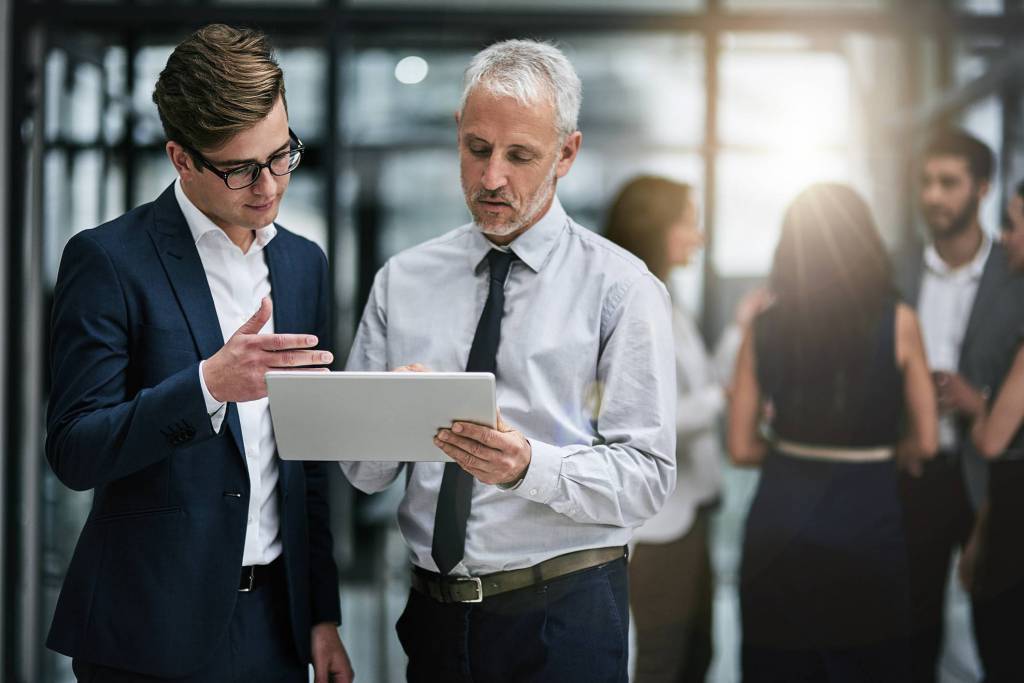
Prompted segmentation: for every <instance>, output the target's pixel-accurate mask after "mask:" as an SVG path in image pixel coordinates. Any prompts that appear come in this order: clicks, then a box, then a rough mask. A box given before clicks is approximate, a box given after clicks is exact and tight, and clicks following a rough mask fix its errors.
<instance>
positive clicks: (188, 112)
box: [153, 24, 287, 150]
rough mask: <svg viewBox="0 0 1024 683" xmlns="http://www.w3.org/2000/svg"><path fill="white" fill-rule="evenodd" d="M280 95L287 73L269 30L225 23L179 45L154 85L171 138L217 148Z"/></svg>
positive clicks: (254, 120)
mask: <svg viewBox="0 0 1024 683" xmlns="http://www.w3.org/2000/svg"><path fill="white" fill-rule="evenodd" d="M278 97H280V98H281V100H282V102H284V74H283V73H282V72H281V67H280V66H278V64H277V59H276V58H275V57H274V51H273V48H272V47H271V46H270V42H269V41H268V40H267V37H266V35H264V34H263V33H261V32H259V31H255V30H251V29H244V28H233V27H231V26H225V25H224V24H210V25H208V26H204V27H203V28H201V29H199V30H198V31H196V32H195V33H193V34H192V35H190V36H189V37H188V38H186V39H185V40H184V41H182V43H181V44H180V45H178V47H176V48H174V52H172V53H171V56H170V57H169V58H168V59H167V66H165V67H164V70H163V71H162V72H161V73H160V78H159V79H158V80H157V82H156V89H155V90H154V91H153V101H154V102H155V103H156V107H157V110H158V111H159V112H160V122H161V123H163V126H164V133H165V135H166V136H167V139H168V140H173V141H174V142H177V143H179V144H182V145H186V146H188V147H192V148H195V149H196V150H208V149H209V150H212V149H217V148H219V147H221V146H223V145H224V144H225V143H227V141H228V140H230V139H231V138H232V137H234V136H235V135H237V134H238V133H241V132H242V131H244V130H247V129H249V128H251V127H252V126H253V125H255V124H256V123H258V122H260V121H262V120H263V119H265V118H266V117H267V115H268V114H269V113H270V110H271V109H273V108H274V104H275V103H276V102H277V98H278ZM286 106H287V105H286Z"/></svg>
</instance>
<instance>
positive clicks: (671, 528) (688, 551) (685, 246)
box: [604, 176, 767, 683]
mask: <svg viewBox="0 0 1024 683" xmlns="http://www.w3.org/2000/svg"><path fill="white" fill-rule="evenodd" d="M698 215H699V210H698V208H697V201H696V193H695V192H694V189H693V187H692V186H691V185H689V184H687V183H680V182H676V181H674V180H669V179H668V178H661V177H655V176H640V177H637V178H635V179H633V180H631V181H630V182H629V183H627V184H626V185H625V187H623V188H622V190H621V191H620V192H619V195H618V197H617V198H616V199H615V202H614V203H613V204H612V207H611V209H610V210H609V213H608V218H607V224H606V226H605V233H604V234H605V236H606V237H607V238H608V239H610V240H611V241H612V242H615V243H616V244H618V245H620V246H622V247H624V248H626V249H628V250H629V251H631V252H633V253H634V254H636V255H637V256H639V257H640V258H641V259H643V261H644V262H645V263H646V264H647V268H648V269H649V270H650V271H651V272H652V273H654V275H656V276H657V277H658V278H659V279H660V280H661V281H662V282H664V283H665V284H666V286H667V287H668V290H669V293H670V294H671V293H672V287H671V284H670V282H669V275H670V273H671V271H672V269H673V268H676V267H681V266H686V265H689V264H690V262H691V260H692V259H693V257H694V255H695V254H696V253H697V251H698V250H699V249H700V248H701V247H703V246H704V234H703V232H702V231H701V229H700V222H699V218H698ZM766 299H767V292H766V290H764V289H757V290H754V291H752V292H751V293H750V294H749V295H747V297H745V298H744V300H743V302H742V303H741V304H740V306H739V307H738V308H737V313H736V319H735V322H734V323H733V324H732V325H730V326H729V327H727V328H726V329H725V330H724V331H723V333H722V335H721V336H720V339H719V342H718V345H717V347H716V349H715V352H714V355H713V356H712V355H710V354H709V353H708V349H707V348H706V347H705V345H704V340H703V338H702V336H701V333H700V331H699V330H698V329H697V325H696V323H695V322H694V320H693V316H692V314H691V313H690V312H689V311H687V310H686V308H685V307H684V306H683V304H682V303H681V302H680V301H679V300H678V298H673V302H672V332H673V337H674V339H675V345H676V388H677V392H678V403H677V408H676V472H677V479H676V487H675V492H674V493H673V494H672V495H671V496H670V497H669V499H668V501H667V502H666V503H665V507H663V508H662V509H661V512H659V513H658V514H657V515H655V516H654V517H653V518H651V519H650V520H648V521H647V522H646V523H644V525H643V526H642V527H640V528H639V529H638V530H637V532H636V534H635V535H634V540H635V541H636V545H635V547H634V548H633V551H632V553H631V559H630V564H629V580H630V607H631V609H632V612H633V618H634V620H635V624H636V630H637V658H636V672H635V678H634V680H635V681H636V682H637V683H647V682H650V681H703V680H704V678H705V676H706V675H707V671H708V667H709V666H710V664H711V658H712V627H711V625H712V597H713V594H714V587H713V571H712V568H711V558H710V552H709V545H710V544H709V529H708V526H709V522H710V518H711V512H712V510H713V509H714V507H715V504H716V503H717V501H718V499H719V496H720V495H721V488H722V473H721V465H720V461H721V458H722V446H721V443H720V440H719V435H718V426H719V423H718V420H719V417H720V416H721V414H722V411H723V409H724V408H725V401H726V386H727V383H728V381H729V377H730V376H731V373H732V367H733V363H734V362H735V358H736V353H737V351H738V350H739V344H740V340H741V339H742V333H741V329H742V328H743V327H745V325H746V324H747V323H749V321H750V319H751V318H752V317H753V315H754V313H755V312H756V311H757V310H759V309H760V307H761V306H763V303H764V301H766Z"/></svg>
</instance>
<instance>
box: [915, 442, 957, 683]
mask: <svg viewBox="0 0 1024 683" xmlns="http://www.w3.org/2000/svg"><path fill="white" fill-rule="evenodd" d="M900 497H901V499H902V503H903V515H904V524H905V528H906V536H907V561H908V567H909V569H910V609H911V640H910V653H911V666H912V670H913V679H912V680H914V681H915V682H917V683H934V681H935V680H936V668H937V666H938V660H939V651H940V649H941V647H942V630H943V623H944V618H945V601H946V585H947V582H948V580H949V570H950V565H951V561H952V555H953V551H954V549H956V548H957V547H961V546H963V545H964V543H965V542H966V541H967V537H968V535H969V534H970V531H971V526H972V524H973V523H974V513H973V512H972V510H971V507H970V503H969V502H968V500H967V492H966V489H965V488H964V482H963V476H962V474H961V472H960V464H959V462H958V461H957V459H955V458H950V457H948V456H946V455H944V454H941V453H940V454H939V455H938V456H936V457H935V459H933V460H931V461H929V462H927V463H925V466H924V471H923V473H922V475H921V476H920V477H911V476H909V475H908V474H906V473H903V474H901V475H900Z"/></svg>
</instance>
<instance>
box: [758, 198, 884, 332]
mask: <svg viewBox="0 0 1024 683" xmlns="http://www.w3.org/2000/svg"><path fill="white" fill-rule="evenodd" d="M770 282H771V288H772V293H773V294H775V297H776V307H775V308H777V310H778V315H779V316H780V317H781V318H782V319H783V320H784V321H785V324H786V329H787V330H788V334H789V335H791V337H794V338H798V339H801V340H809V341H810V343H811V345H812V346H815V347H817V348H819V349H822V348H830V349H832V350H834V351H837V352H843V351H845V350H848V349H850V348H858V347H862V346H863V344H864V339H865V337H867V336H868V335H869V334H871V332H872V330H873V329H874V324H875V322H876V321H877V317H878V315H879V313H880V312H881V311H882V309H883V308H884V307H885V305H886V304H887V303H889V302H890V301H892V299H893V296H894V293H895V287H894V285H893V276H892V266H891V265H890V262H889V256H888V254H887V253H886V251H885V246H884V244H883V243H882V238H881V236H880V235H879V234H878V228H877V227H875V220H874V218H873V217H872V215H871V209H870V208H868V205H867V203H866V202H865V201H864V200H863V199H862V198H861V196H860V195H859V194H857V193H856V192H854V191H853V190H852V189H850V188H849V187H847V186H846V185H840V184H837V183H819V184H815V185H811V186H810V187H808V188H807V189H805V190H804V191H803V192H801V193H800V194H799V195H798V196H797V198H796V199H794V200H793V203H792V204H790V205H789V208H788V209H787V210H786V216H785V218H784V219H783V222H782V235H781V236H780V237H779V244H778V247H777V248H776V250H775V261H774V263H773V264H772V272H771V276H770Z"/></svg>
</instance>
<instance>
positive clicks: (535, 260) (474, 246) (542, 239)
mask: <svg viewBox="0 0 1024 683" xmlns="http://www.w3.org/2000/svg"><path fill="white" fill-rule="evenodd" d="M568 218H569V217H568V215H567V214H566V213H565V209H563V208H562V203H561V202H560V201H558V196H557V195H556V196H555V197H553V198H552V200H551V206H550V208H548V210H547V213H545V214H544V215H543V216H542V217H541V219H540V220H539V221H537V222H536V223H534V224H533V225H532V226H530V228H529V229H528V230H527V231H526V232H524V233H523V234H522V235H520V236H519V237H517V238H515V239H514V240H513V241H512V243H511V244H509V245H508V246H509V248H510V249H511V251H512V253H514V254H515V255H516V257H517V258H518V259H519V260H520V261H522V262H523V263H525V264H526V265H527V266H529V268H530V269H531V270H532V271H534V272H539V271H540V269H541V267H543V265H544V263H545V262H546V261H547V259H548V254H550V253H551V249H552V248H553V247H554V246H555V241H556V240H557V239H558V236H559V235H561V234H562V230H564V229H565V224H566V221H567V220H568ZM470 231H471V232H472V233H473V234H472V239H471V240H470V245H469V259H470V265H471V266H472V267H473V269H474V270H476V269H477V268H479V267H480V266H481V264H482V263H483V261H484V259H485V258H486V257H487V252H489V251H490V250H491V249H497V248H498V246H497V245H496V244H494V243H493V242H491V241H490V240H489V239H487V237H485V236H484V234H483V233H482V232H480V230H478V229H477V228H476V227H475V226H471V227H470Z"/></svg>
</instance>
